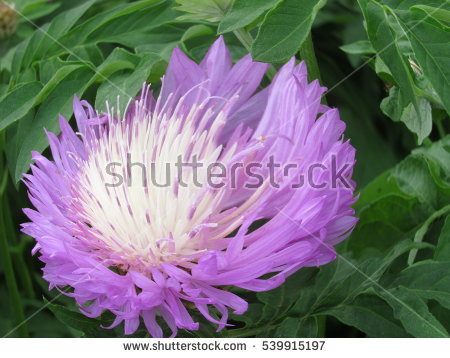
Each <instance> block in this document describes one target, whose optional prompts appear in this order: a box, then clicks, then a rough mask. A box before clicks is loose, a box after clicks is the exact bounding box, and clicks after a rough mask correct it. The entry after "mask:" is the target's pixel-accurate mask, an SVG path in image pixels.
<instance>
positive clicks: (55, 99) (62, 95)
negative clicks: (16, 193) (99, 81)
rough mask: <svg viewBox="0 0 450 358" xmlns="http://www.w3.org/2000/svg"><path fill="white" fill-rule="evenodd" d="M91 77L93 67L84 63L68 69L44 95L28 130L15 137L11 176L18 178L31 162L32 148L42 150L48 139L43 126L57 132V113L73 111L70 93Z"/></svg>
mask: <svg viewBox="0 0 450 358" xmlns="http://www.w3.org/2000/svg"><path fill="white" fill-rule="evenodd" d="M91 77H92V71H91V70H90V69H87V68H86V67H81V68H79V69H78V70H75V71H73V72H71V73H70V74H69V75H68V76H66V77H65V78H64V79H63V80H62V81H61V82H60V83H58V84H57V85H56V86H55V87H54V88H53V90H52V91H51V92H50V93H49V95H48V97H47V99H46V100H45V101H44V102H43V103H42V105H41V106H40V107H39V110H38V112H37V113H36V117H35V118H34V119H33V120H32V122H31V124H30V127H29V130H28V131H27V132H26V133H23V134H22V135H23V138H20V139H18V143H20V151H19V153H18V158H17V164H16V168H15V175H14V178H15V180H16V181H18V180H20V178H21V177H22V174H23V173H26V172H27V171H28V169H29V166H30V161H31V151H33V150H35V151H38V152H41V151H43V150H44V149H45V148H47V146H48V140H47V137H46V135H45V132H44V128H46V129H47V130H48V131H50V132H54V133H58V132H59V125H58V120H57V119H58V115H59V114H61V115H63V116H64V117H66V118H70V116H71V114H72V102H73V96H74V95H75V94H77V95H78V96H81V94H82V93H83V92H84V91H85V89H86V88H87V86H88V84H89V80H90V78H91Z"/></svg>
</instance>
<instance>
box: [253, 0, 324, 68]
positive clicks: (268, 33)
mask: <svg viewBox="0 0 450 358" xmlns="http://www.w3.org/2000/svg"><path fill="white" fill-rule="evenodd" d="M325 4H326V0H305V1H301V2H299V1H298V0H281V1H280V2H279V3H278V4H277V5H276V6H275V7H274V8H273V9H272V10H270V11H269V12H268V13H267V14H266V16H265V18H264V21H263V23H262V24H261V27H260V29H259V31H258V35H257V36H256V39H255V41H254V42H253V46H252V55H253V59H254V60H255V61H260V62H283V61H285V60H287V59H289V58H290V57H291V56H294V55H295V54H296V53H297V52H298V51H299V49H300V47H301V45H302V44H303V41H304V40H305V39H306V37H307V36H308V34H309V32H310V30H311V26H312V24H313V22H314V19H315V17H316V14H317V12H318V11H319V10H320V8H322V7H323V6H324V5H325Z"/></svg>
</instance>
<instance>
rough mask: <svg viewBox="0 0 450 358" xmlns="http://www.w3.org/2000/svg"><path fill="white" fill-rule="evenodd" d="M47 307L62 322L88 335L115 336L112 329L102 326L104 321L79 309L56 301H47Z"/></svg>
mask: <svg viewBox="0 0 450 358" xmlns="http://www.w3.org/2000/svg"><path fill="white" fill-rule="evenodd" d="M46 307H48V308H49V309H50V311H52V313H53V314H54V315H55V317H56V318H57V319H58V320H59V321H60V322H61V323H63V324H64V325H66V326H68V327H71V328H73V329H75V330H77V331H80V332H83V333H84V336H86V337H92V338H106V337H113V336H114V335H113V334H112V332H111V331H109V330H107V329H104V328H102V327H101V326H102V323H103V322H102V321H101V320H99V319H95V318H89V317H86V316H85V315H83V314H82V313H80V312H78V311H74V310H72V309H69V308H67V307H65V306H61V305H58V304H54V303H49V302H46Z"/></svg>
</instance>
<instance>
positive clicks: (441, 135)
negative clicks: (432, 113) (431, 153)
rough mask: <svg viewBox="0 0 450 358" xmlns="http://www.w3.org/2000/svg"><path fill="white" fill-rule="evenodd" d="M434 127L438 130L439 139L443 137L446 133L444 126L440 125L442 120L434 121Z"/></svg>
mask: <svg viewBox="0 0 450 358" xmlns="http://www.w3.org/2000/svg"><path fill="white" fill-rule="evenodd" d="M436 128H437V130H438V132H439V136H440V137H441V139H442V138H444V137H445V136H446V133H445V129H444V126H443V125H442V121H436Z"/></svg>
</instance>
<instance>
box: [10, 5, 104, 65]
mask: <svg viewBox="0 0 450 358" xmlns="http://www.w3.org/2000/svg"><path fill="white" fill-rule="evenodd" d="M94 3H95V0H90V1H86V2H84V3H82V4H80V5H79V6H77V7H75V8H73V9H70V10H68V11H65V12H63V13H61V14H59V15H58V16H56V17H55V18H54V19H53V20H52V22H51V23H50V25H49V26H44V27H42V28H41V30H40V31H35V32H34V34H33V37H32V39H31V40H30V42H29V43H28V44H27V47H26V50H25V52H24V54H23V56H22V57H21V60H20V63H19V64H18V67H17V69H18V70H19V69H20V68H26V67H28V66H29V65H30V64H31V63H32V62H33V60H35V59H37V58H41V57H42V56H43V55H44V54H45V53H46V51H47V50H48V49H49V47H50V46H51V45H52V44H54V43H55V42H58V39H59V38H60V37H61V36H63V35H64V34H66V33H67V32H68V31H69V30H70V29H71V28H72V26H73V25H74V24H75V23H76V22H77V20H78V19H79V18H80V17H81V16H82V15H83V14H84V13H85V12H86V11H87V10H88V9H89V8H90V7H91V6H92V5H93V4H94Z"/></svg>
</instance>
